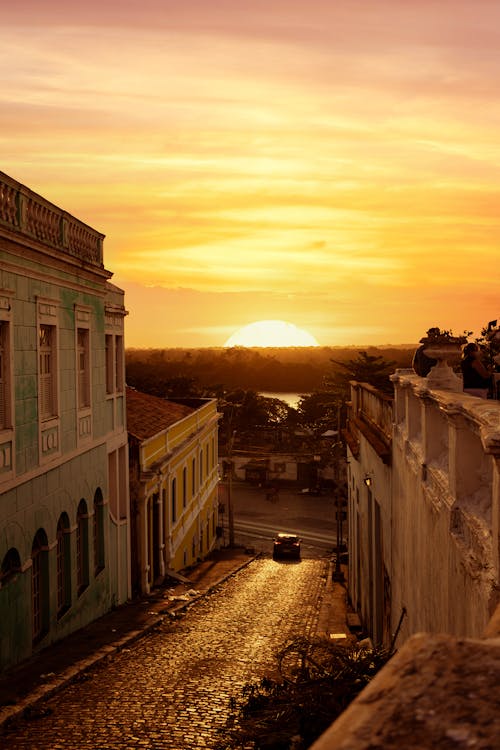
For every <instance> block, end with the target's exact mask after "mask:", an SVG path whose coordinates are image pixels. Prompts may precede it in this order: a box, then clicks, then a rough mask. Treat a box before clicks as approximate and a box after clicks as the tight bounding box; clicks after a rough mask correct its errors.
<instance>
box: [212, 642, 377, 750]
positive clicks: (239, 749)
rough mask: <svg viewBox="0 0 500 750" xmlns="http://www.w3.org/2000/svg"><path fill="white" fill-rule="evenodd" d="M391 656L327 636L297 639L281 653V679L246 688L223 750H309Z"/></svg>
mask: <svg viewBox="0 0 500 750" xmlns="http://www.w3.org/2000/svg"><path fill="white" fill-rule="evenodd" d="M389 657H390V653H389V652H388V651H387V650H386V649H382V648H363V647H361V646H360V645H359V644H356V645H354V646H341V645H338V644H336V643H334V642H332V641H330V640H328V639H327V638H322V637H316V638H312V639H310V638H304V637H300V638H296V639H295V640H293V641H291V642H290V643H288V644H287V645H286V646H285V647H284V648H283V649H282V650H281V651H280V653H279V654H278V655H277V659H278V666H279V673H280V676H281V679H279V680H274V679H270V678H268V677H265V678H263V679H261V680H260V681H259V682H253V683H249V684H247V685H245V687H244V688H243V690H242V695H241V700H240V701H232V703H231V716H230V719H229V721H228V724H227V726H226V728H225V729H224V731H223V737H222V739H221V741H220V743H219V745H218V747H217V750H306V748H308V747H310V746H311V744H312V743H313V742H315V740H316V739H317V738H318V737H319V736H320V735H321V734H322V733H323V732H324V731H325V730H326V729H327V728H328V727H329V726H330V724H331V723H332V722H333V721H334V720H335V719H336V718H337V717H338V716H339V715H340V714H341V713H342V711H344V709H345V708H347V706H348V705H349V703H350V702H351V701H352V700H353V699H354V698H355V697H356V696H357V695H358V694H359V693H360V692H361V690H362V689H363V688H364V687H365V686H366V685H367V684H368V683H369V682H370V680H371V679H372V678H373V677H374V675H375V674H376V673H377V672H378V670H379V669H380V668H381V667H382V666H383V665H384V664H385V663H386V662H387V660H388V659H389Z"/></svg>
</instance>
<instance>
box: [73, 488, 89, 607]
mask: <svg viewBox="0 0 500 750" xmlns="http://www.w3.org/2000/svg"><path fill="white" fill-rule="evenodd" d="M76 583H77V586H78V595H80V594H81V593H82V592H83V591H84V590H85V589H86V588H87V586H88V585H89V518H88V513H87V503H86V502H85V500H80V504H79V506H78V512H77V516H76Z"/></svg>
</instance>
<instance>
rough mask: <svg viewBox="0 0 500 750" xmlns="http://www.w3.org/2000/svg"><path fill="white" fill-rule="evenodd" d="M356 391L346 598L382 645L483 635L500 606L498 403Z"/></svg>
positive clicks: (404, 390) (409, 382)
mask: <svg viewBox="0 0 500 750" xmlns="http://www.w3.org/2000/svg"><path fill="white" fill-rule="evenodd" d="M392 379H393V382H394V391H395V395H394V400H392V399H390V398H387V397H385V396H383V395H382V394H380V393H378V392H376V391H375V390H374V389H373V388H371V387H370V386H367V385H365V384H359V383H355V384H352V386H351V404H350V410H349V419H348V425H347V430H346V435H347V443H348V462H349V464H348V466H349V477H348V484H349V596H350V600H351V603H352V605H353V607H354V608H355V609H356V610H357V611H358V613H359V614H360V617H361V620H362V623H363V625H364V628H365V630H366V631H367V633H368V634H369V635H370V636H371V637H372V639H373V641H374V642H375V643H383V644H384V645H387V646H388V645H390V644H391V642H392V641H393V640H394V639H395V642H396V643H399V644H400V643H402V642H403V641H406V639H407V638H408V637H409V636H411V635H412V634H415V633H418V632H423V631H426V632H432V633H448V634H451V635H454V636H458V637H462V636H466V637H481V636H482V634H483V633H484V631H485V628H486V626H487V624H488V622H489V621H490V618H491V616H492V614H493V612H494V610H495V607H496V606H497V604H498V602H499V531H500V530H499V518H500V507H499V506H500V475H499V467H500V464H499V459H500V429H499V424H500V402H499V401H496V400H484V399H480V398H475V397H473V396H469V395H467V394H465V393H462V392H457V391H451V390H437V389H433V388H430V387H429V382H428V381H427V379H425V378H421V377H419V376H418V375H416V374H415V372H414V371H413V370H398V371H396V373H395V374H394V375H393V376H392Z"/></svg>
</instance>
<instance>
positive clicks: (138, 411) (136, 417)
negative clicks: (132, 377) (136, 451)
mask: <svg viewBox="0 0 500 750" xmlns="http://www.w3.org/2000/svg"><path fill="white" fill-rule="evenodd" d="M194 411H196V409H194V408H193V407H192V406H186V405H185V404H177V403H174V402H173V401H167V400H166V399H164V398H159V397H158V396H151V395H150V394H149V393H141V391H136V390H135V388H130V387H128V386H127V431H128V432H129V433H130V434H131V435H133V436H134V437H136V438H138V439H139V440H146V439H147V438H151V437H154V436H155V435H158V433H160V432H163V431H164V430H166V429H167V427H171V426H172V425H173V424H175V423H176V422H180V421H181V419H184V418H185V417H187V416H189V415H190V414H192V413H193V412H194Z"/></svg>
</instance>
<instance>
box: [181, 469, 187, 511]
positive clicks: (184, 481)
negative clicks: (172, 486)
mask: <svg viewBox="0 0 500 750" xmlns="http://www.w3.org/2000/svg"><path fill="white" fill-rule="evenodd" d="M186 503H187V469H186V467H184V468H183V470H182V507H183V508H185V507H186Z"/></svg>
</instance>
